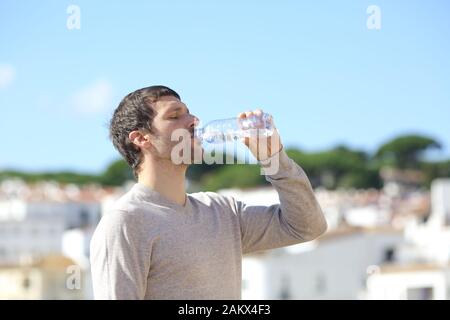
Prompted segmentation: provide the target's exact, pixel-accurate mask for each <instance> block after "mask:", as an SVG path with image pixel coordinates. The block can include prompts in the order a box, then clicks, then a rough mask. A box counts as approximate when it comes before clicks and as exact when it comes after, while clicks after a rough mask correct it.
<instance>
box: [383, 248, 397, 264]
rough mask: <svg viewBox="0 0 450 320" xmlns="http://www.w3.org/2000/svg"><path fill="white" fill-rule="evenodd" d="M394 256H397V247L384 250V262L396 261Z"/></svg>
mask: <svg viewBox="0 0 450 320" xmlns="http://www.w3.org/2000/svg"><path fill="white" fill-rule="evenodd" d="M394 257H395V248H392V247H390V248H387V249H386V250H385V251H384V258H383V262H393V261H394Z"/></svg>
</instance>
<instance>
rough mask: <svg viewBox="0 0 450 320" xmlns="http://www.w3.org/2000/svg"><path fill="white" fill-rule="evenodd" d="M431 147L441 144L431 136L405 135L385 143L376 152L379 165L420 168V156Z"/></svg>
mask: <svg viewBox="0 0 450 320" xmlns="http://www.w3.org/2000/svg"><path fill="white" fill-rule="evenodd" d="M431 148H438V149H440V148H441V144H440V143H439V142H438V141H436V140H434V139H432V138H429V137H425V136H418V135H405V136H400V137H397V138H395V139H393V140H391V141H388V142H387V143H385V144H383V145H382V146H381V147H380V148H379V149H378V150H377V152H376V153H375V156H374V160H375V161H377V163H378V166H379V167H381V166H393V167H395V168H399V169H407V168H414V169H418V168H419V163H420V156H421V155H422V154H423V152H424V151H426V150H428V149H431Z"/></svg>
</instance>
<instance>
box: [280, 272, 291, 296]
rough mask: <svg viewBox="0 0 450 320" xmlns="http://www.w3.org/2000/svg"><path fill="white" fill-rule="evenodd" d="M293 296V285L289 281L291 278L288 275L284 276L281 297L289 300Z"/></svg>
mask: <svg viewBox="0 0 450 320" xmlns="http://www.w3.org/2000/svg"><path fill="white" fill-rule="evenodd" d="M291 298H292V294H291V286H290V283H289V278H288V277H287V276H283V277H282V278H281V289H280V299H282V300H288V299H291Z"/></svg>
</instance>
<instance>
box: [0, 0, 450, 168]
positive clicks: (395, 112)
mask: <svg viewBox="0 0 450 320" xmlns="http://www.w3.org/2000/svg"><path fill="white" fill-rule="evenodd" d="M72 4H74V5H77V6H78V7H79V8H80V13H81V15H80V18H81V20H80V22H81V24H80V26H81V28H80V29H79V30H78V29H73V30H69V29H68V28H67V27H66V22H67V19H68V17H69V15H70V14H68V13H67V7H68V6H69V5H72ZM369 5H377V6H378V7H379V8H380V10H381V29H380V30H369V29H368V28H367V26H366V21H367V19H368V17H369V14H367V12H366V10H367V7H368V6H369ZM449 9H450V3H449V2H448V1H445V0H442V1H436V0H431V1H425V0H422V1H411V0H409V1H406V0H405V1H400V0H397V1H379V0H374V1H331V0H330V1H323V0H318V1H308V2H306V1H302V2H301V1H294V0H292V1H276V2H275V1H256V0H255V1H221V2H219V1H195V0H194V1H164V2H162V1H158V2H156V1H129V2H123V1H95V3H94V1H76V0H74V1H70V2H66V1H40V2H39V3H33V4H31V3H30V2H26V1H9V0H3V1H1V2H0V41H1V43H2V45H1V47H0V110H1V116H0V147H1V149H0V170H1V169H6V168H12V169H20V170H27V171H40V170H50V171H56V170H76V171H82V172H90V173H98V172H100V171H101V170H103V169H104V168H105V167H106V166H107V165H108V164H109V163H110V162H111V161H112V160H115V159H117V158H118V154H117V152H116V151H115V150H114V149H113V147H112V145H111V143H110V141H109V140H108V132H107V126H106V124H107V122H108V121H109V118H110V116H111V113H112V111H113V110H114V108H115V107H116V106H117V104H118V103H119V101H120V99H121V98H122V97H123V96H124V95H126V94H127V93H129V92H131V91H133V90H135V89H137V88H141V87H145V86H148V85H153V84H164V85H167V86H170V87H172V88H173V89H175V90H176V91H177V92H179V93H180V95H181V96H182V99H183V100H184V101H185V102H186V103H187V104H188V106H189V108H190V109H191V111H192V112H193V113H194V114H196V115H197V116H199V117H200V118H201V119H202V120H203V121H204V122H206V121H208V120H212V119H217V118H228V117H230V116H234V115H236V114H237V113H238V112H240V111H244V110H248V109H253V108H256V107H260V108H263V109H264V110H266V111H268V112H270V113H271V114H272V115H273V116H274V119H275V122H276V124H277V127H278V128H279V131H280V133H281V136H282V139H283V142H284V144H285V145H287V146H295V147H298V148H302V149H304V150H306V151H318V150H323V149H327V148H330V147H333V146H335V145H336V144H346V145H348V146H350V147H353V148H360V149H364V150H367V151H373V150H374V149H375V148H376V147H377V146H379V145H380V144H381V143H383V142H385V141H387V140H389V139H390V138H392V137H395V136H397V135H400V134H408V133H418V134H425V135H428V136H431V137H433V138H435V139H437V140H439V141H440V142H441V143H442V144H443V145H444V149H443V150H442V151H441V152H439V153H435V154H433V156H434V157H435V158H450V129H449V127H450V126H449V120H450V58H449V57H450V19H449V15H450V13H449V12H450V10H449Z"/></svg>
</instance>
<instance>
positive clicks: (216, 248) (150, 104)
mask: <svg viewBox="0 0 450 320" xmlns="http://www.w3.org/2000/svg"><path fill="white" fill-rule="evenodd" d="M261 113H262V111H261V110H256V111H255V112H245V113H241V114H240V115H239V117H240V118H245V117H249V116H251V115H256V116H261ZM197 122H198V119H197V118H196V117H195V116H193V115H192V114H191V113H190V112H189V109H188V108H187V107H186V105H185V104H184V103H183V102H182V101H181V99H180V96H179V95H178V94H177V93H176V92H175V91H173V90H172V89H170V88H167V87H164V86H152V87H148V88H143V89H140V90H137V91H135V92H133V93H130V94H129V95H127V96H126V97H125V98H124V99H123V100H122V102H121V103H120V104H119V106H118V108H117V109H116V110H115V112H114V115H113V117H112V120H111V124H110V134H111V139H112V142H113V144H114V146H115V147H116V148H117V150H118V151H119V152H120V153H121V155H122V156H123V157H124V158H125V160H126V161H127V162H128V164H129V165H130V166H131V167H132V169H133V171H134V174H135V176H136V177H137V181H138V182H137V183H136V184H135V185H134V186H133V187H132V188H131V190H130V191H128V192H127V193H126V194H125V195H124V196H122V197H121V198H120V199H119V200H118V201H117V203H116V204H115V207H114V209H112V210H110V212H107V213H106V214H105V215H104V216H103V217H102V219H101V221H100V223H99V225H98V226H97V229H96V231H95V233H94V236H93V238H92V241H91V265H92V281H93V287H94V297H95V298H96V299H240V298H241V260H242V255H243V254H246V253H250V252H254V251H259V250H267V249H273V248H279V247H283V246H288V245H293V244H297V243H301V242H305V241H310V240H313V239H315V238H317V237H318V236H320V235H321V234H323V233H324V232H325V230H326V229H327V224H326V220H325V218H324V216H323V214H322V211H321V208H320V206H319V204H318V202H317V200H316V198H315V196H314V192H313V189H312V188H311V185H310V182H309V180H308V178H307V176H306V174H305V173H304V171H303V170H302V169H301V168H300V167H299V166H298V165H297V164H295V163H294V161H292V160H291V159H289V158H288V156H287V155H286V153H285V151H284V149H283V146H282V144H281V143H279V148H276V149H274V150H271V148H270V146H271V145H272V144H268V147H267V150H264V151H265V152H261V153H258V150H257V148H255V147H252V144H251V141H249V139H245V141H244V142H245V143H246V144H247V146H248V147H249V148H250V151H251V152H252V153H253V154H254V155H255V156H256V158H257V159H258V160H259V163H260V164H261V166H262V167H263V168H264V166H265V165H267V164H268V163H269V162H270V161H273V160H274V159H275V158H277V159H278V164H279V168H278V170H277V172H276V173H272V174H267V175H266V179H267V180H268V181H269V182H271V183H272V185H273V186H274V187H275V189H276V190H277V192H278V194H279V198H280V204H276V205H272V206H268V207H266V206H249V205H246V204H245V203H243V202H241V201H238V200H236V199H234V198H232V197H226V196H221V195H219V194H216V193H212V192H199V193H194V194H186V191H185V173H186V170H187V167H188V165H187V164H185V163H181V164H174V162H173V161H172V159H171V150H172V149H173V147H174V145H175V144H176V142H174V141H172V139H171V134H172V132H173V131H174V130H177V129H186V130H189V132H190V133H193V130H194V127H195V126H196V125H197ZM270 139H279V136H278V132H277V131H276V130H275V131H274V133H273V135H272V136H271V137H270ZM275 145H276V144H275ZM260 154H266V155H267V157H264V158H261V157H260V156H259V155H260ZM263 170H264V169H263Z"/></svg>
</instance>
